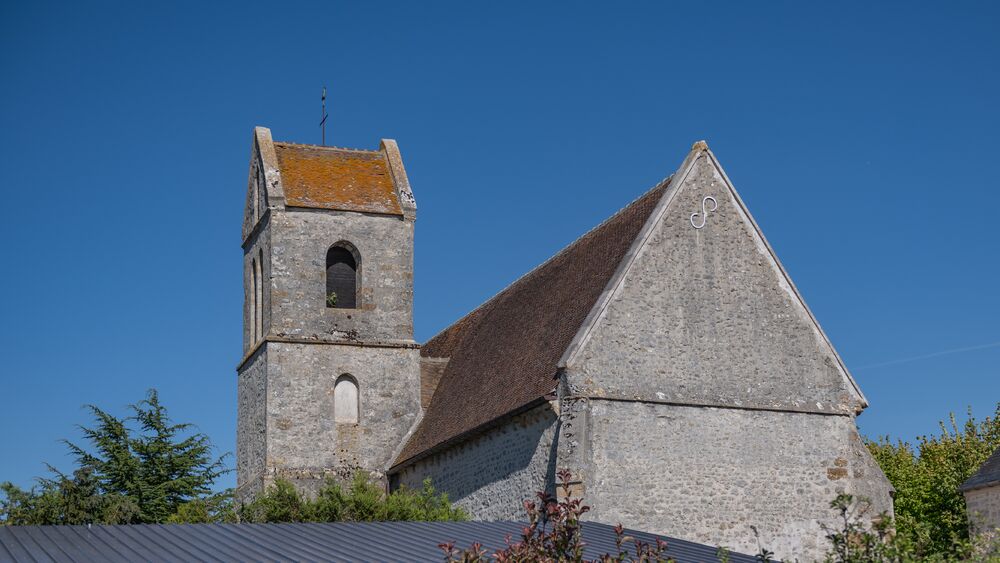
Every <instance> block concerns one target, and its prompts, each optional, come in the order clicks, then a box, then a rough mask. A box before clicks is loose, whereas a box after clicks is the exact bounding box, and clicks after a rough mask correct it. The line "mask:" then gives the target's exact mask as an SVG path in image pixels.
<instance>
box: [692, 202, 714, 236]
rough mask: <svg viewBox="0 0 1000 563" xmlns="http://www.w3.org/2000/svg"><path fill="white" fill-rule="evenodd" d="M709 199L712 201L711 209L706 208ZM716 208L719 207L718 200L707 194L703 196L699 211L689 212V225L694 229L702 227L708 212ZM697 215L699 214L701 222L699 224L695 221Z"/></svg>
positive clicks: (706, 219)
mask: <svg viewBox="0 0 1000 563" xmlns="http://www.w3.org/2000/svg"><path fill="white" fill-rule="evenodd" d="M710 201H711V202H712V208H711V209H709V208H708V202H710ZM718 208H719V202H717V201H715V198H714V197H712V196H710V195H709V196H705V199H703V200H701V213H698V212H697V211H695V212H694V213H692V214H691V226H692V227H694V228H696V229H700V228H702V227H704V226H705V222H706V221H708V213H709V212H710V211H715V210H716V209H718ZM699 215H701V224H700V225H699V224H698V223H697V222H696V221H695V218H696V217H698V216H699Z"/></svg>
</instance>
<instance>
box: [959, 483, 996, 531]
mask: <svg viewBox="0 0 1000 563" xmlns="http://www.w3.org/2000/svg"><path fill="white" fill-rule="evenodd" d="M965 506H966V509H967V510H968V513H969V523H970V524H971V525H972V529H973V531H975V532H986V531H992V530H994V529H997V528H1000V484H997V485H993V486H991V487H983V488H981V489H973V490H971V491H966V492H965Z"/></svg>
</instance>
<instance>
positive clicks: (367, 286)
mask: <svg viewBox="0 0 1000 563" xmlns="http://www.w3.org/2000/svg"><path fill="white" fill-rule="evenodd" d="M418 193H419V190H418ZM635 195H636V199H635V200H634V201H633V202H632V203H631V204H629V205H628V206H626V207H625V208H624V209H621V210H619V211H618V212H616V213H614V214H612V215H611V216H610V217H608V219H607V220H605V221H604V222H603V223H601V224H600V225H597V226H596V227H594V228H593V229H592V230H590V231H589V232H587V233H585V234H583V235H582V236H580V237H579V238H578V239H577V240H576V241H574V242H573V243H572V244H570V245H569V246H567V247H566V248H564V249H563V250H561V251H560V252H558V253H557V254H556V255H555V256H552V257H551V258H549V259H548V260H547V261H545V262H544V263H542V264H541V265H539V266H537V267H535V268H534V269H533V270H531V271H529V272H527V273H526V274H524V275H523V276H521V277H520V278H519V279H517V280H516V281H514V282H513V283H511V284H510V285H509V286H507V287H506V288H505V289H504V290H503V291H501V292H500V293H498V294H497V295H496V296H494V297H493V298H491V299H489V300H488V301H486V302H485V303H483V304H482V305H480V306H479V307H478V308H476V309H475V310H473V311H471V312H470V313H468V314H467V315H466V316H464V317H462V318H461V319H458V320H456V321H455V322H454V324H452V325H451V326H449V327H448V328H446V329H444V330H443V331H442V332H440V333H439V334H438V335H436V336H434V337H433V338H431V339H430V340H429V341H427V342H425V343H422V344H421V343H418V342H416V341H414V338H413V307H412V305H413V240H414V226H415V222H416V215H417V204H416V199H415V197H414V192H413V190H412V189H411V187H410V183H409V180H408V179H407V175H406V171H405V169H404V167H403V160H402V157H401V155H400V151H399V148H398V146H397V144H396V142H395V141H392V140H383V141H382V142H381V144H380V146H379V148H378V150H355V149H344V148H336V147H326V146H315V145H302V144H294V143H287V142H278V141H274V140H273V139H272V138H271V132H270V131H269V130H268V129H266V128H263V127H257V128H256V129H255V130H254V134H253V139H252V144H251V152H250V174H249V182H248V189H247V198H246V207H245V212H244V220H243V237H242V240H243V244H242V247H243V257H244V261H243V280H244V290H245V306H244V323H243V327H244V328H243V357H242V359H241V361H240V363H239V366H238V368H237V372H238V378H237V381H238V383H237V387H238V412H239V414H238V425H237V473H238V477H237V481H238V488H237V494H238V495H239V496H240V497H241V498H243V499H249V498H253V497H254V495H256V494H258V493H259V492H261V491H262V490H263V489H264V488H265V487H267V486H268V485H270V484H271V483H273V482H274V481H275V480H276V479H287V480H289V481H292V482H293V483H295V484H296V486H298V487H299V488H300V489H302V490H304V491H313V490H315V489H316V488H317V487H318V486H319V485H320V484H322V483H323V482H324V480H326V479H327V478H335V479H343V478H347V477H349V476H350V475H352V474H353V473H355V472H356V471H364V472H367V473H370V474H371V475H372V476H373V477H375V478H377V479H380V480H382V482H383V483H384V484H385V486H386V487H387V488H390V489H393V488H396V487H400V486H406V487H419V486H420V484H421V482H422V481H423V480H424V479H425V478H427V477H430V478H431V479H432V481H433V483H434V486H435V487H436V488H437V489H438V490H440V491H444V492H447V493H448V494H449V496H450V497H451V499H452V500H453V501H454V502H455V503H456V504H457V505H459V506H462V507H464V508H465V509H466V510H467V511H468V512H469V514H470V515H471V516H472V518H473V519H475V520H515V519H522V518H523V516H524V513H523V507H522V500H523V499H526V498H531V497H533V495H534V493H535V491H539V490H550V491H552V490H554V483H555V479H556V471H557V469H563V468H565V469H569V470H570V471H571V472H572V474H573V479H574V481H573V482H572V483H571V487H570V490H571V493H572V494H573V495H579V496H582V497H583V498H584V499H585V502H586V504H588V505H589V506H590V507H591V511H590V512H589V513H588V517H589V519H590V520H594V521H597V522H604V523H610V524H615V523H619V522H620V523H622V524H624V525H625V526H626V527H629V528H634V529H639V530H645V531H649V532H653V533H660V534H665V535H670V536H673V537H677V538H682V539H685V540H691V541H695V542H700V543H704V544H708V545H718V546H725V547H727V548H730V549H733V550H737V551H743V552H750V553H752V552H755V551H756V549H757V540H756V539H755V537H754V532H752V531H751V526H754V527H755V528H756V530H757V531H758V533H759V537H760V542H761V544H762V545H764V546H766V547H767V548H769V549H771V550H772V551H774V552H775V553H776V554H777V556H778V557H781V558H788V559H790V558H793V557H798V558H800V559H812V558H816V557H819V556H820V554H821V553H823V552H824V551H825V549H826V547H827V546H826V540H825V532H824V530H823V528H822V524H824V523H828V524H830V525H833V524H834V522H833V517H834V513H833V511H831V510H830V509H829V503H830V501H831V500H833V498H834V497H835V496H836V495H837V494H838V493H840V492H846V493H850V494H853V495H855V496H861V497H867V498H869V499H870V500H871V508H870V510H869V512H868V516H869V517H876V516H877V515H878V514H879V513H881V512H889V513H891V511H892V497H891V493H892V487H891V485H890V484H889V482H888V480H887V479H886V478H885V476H884V475H883V474H882V472H881V470H880V469H879V467H878V465H877V463H876V462H875V460H874V459H873V458H872V457H871V456H870V455H869V453H868V451H867V449H866V448H865V446H864V444H863V442H862V440H861V437H860V436H859V434H858V430H857V426H856V422H855V417H856V416H857V415H858V414H860V413H861V411H862V410H863V409H864V408H866V407H867V406H868V401H867V400H866V399H865V396H864V394H863V393H862V392H861V389H860V388H859V387H858V385H857V383H856V382H855V381H854V379H853V378H852V376H851V374H850V373H849V372H848V370H847V368H846V366H845V365H844V362H843V361H842V360H841V358H840V357H839V355H838V354H837V352H836V350H835V349H834V348H833V345H832V344H831V342H830V340H829V339H828V338H827V336H826V334H825V333H824V332H823V330H822V328H821V327H820V325H819V323H818V322H817V320H816V318H815V317H814V316H813V314H812V313H811V312H810V310H809V308H808V307H807V306H806V304H805V302H804V301H803V299H802V297H801V295H800V294H799V292H798V290H797V289H796V287H795V285H794V284H793V283H792V280H791V279H790V278H789V276H788V274H787V272H786V271H785V269H784V268H783V267H782V265H781V262H779V261H778V258H777V256H776V255H775V253H774V251H773V250H772V248H771V246H770V245H769V244H768V242H767V240H766V239H765V238H764V235H763V233H762V232H761V229H760V227H759V226H758V225H757V223H756V222H755V221H754V219H753V217H752V216H751V215H750V212H749V210H748V209H747V207H746V205H744V203H743V201H742V200H741V199H740V196H739V195H738V194H737V192H736V190H735V188H734V187H733V184H732V183H731V182H730V180H729V178H728V176H726V173H725V172H724V171H723V169H722V166H721V165H720V164H719V161H718V160H717V159H716V157H715V155H714V154H713V153H712V151H711V150H709V148H708V146H707V145H706V144H705V143H704V142H698V143H695V144H694V146H693V147H692V148H691V150H690V152H689V153H688V154H687V156H686V158H684V160H683V162H682V163H681V164H680V167H679V168H677V169H676V171H675V172H674V173H673V174H672V175H670V176H668V177H667V178H666V179H665V180H663V181H662V182H660V183H659V184H657V185H656V186H653V187H652V188H651V189H648V191H646V192H645V193H642V191H641V187H638V186H637V189H636V192H635Z"/></svg>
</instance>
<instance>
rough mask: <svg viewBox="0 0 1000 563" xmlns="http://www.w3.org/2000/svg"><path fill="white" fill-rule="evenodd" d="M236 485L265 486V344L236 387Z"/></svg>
mask: <svg viewBox="0 0 1000 563" xmlns="http://www.w3.org/2000/svg"><path fill="white" fill-rule="evenodd" d="M236 389H237V390H236V409H237V413H238V414H237V419H236V420H237V423H236V487H237V490H238V491H239V494H240V496H242V494H243V491H255V490H259V489H260V488H261V487H262V485H263V476H264V457H265V452H266V448H267V433H266V430H267V425H266V417H265V408H264V400H265V397H266V395H267V350H266V346H265V347H262V348H261V349H260V350H259V351H258V352H257V354H256V356H254V357H253V358H251V359H250V360H249V361H247V363H246V364H245V365H244V366H243V369H242V370H241V371H240V373H239V374H238V376H237V388H236Z"/></svg>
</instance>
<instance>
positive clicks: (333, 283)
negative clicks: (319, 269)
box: [326, 244, 359, 309]
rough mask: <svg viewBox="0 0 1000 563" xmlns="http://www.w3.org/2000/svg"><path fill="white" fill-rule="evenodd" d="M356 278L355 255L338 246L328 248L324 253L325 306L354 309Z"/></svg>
mask: <svg viewBox="0 0 1000 563" xmlns="http://www.w3.org/2000/svg"><path fill="white" fill-rule="evenodd" d="M358 277H359V276H358V260H357V258H355V253H353V252H351V250H349V249H348V248H345V247H344V246H340V245H339V244H338V245H335V246H332V247H330V250H328V251H327V253H326V306H327V307H334V308H337V309H356V308H357V306H358Z"/></svg>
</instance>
